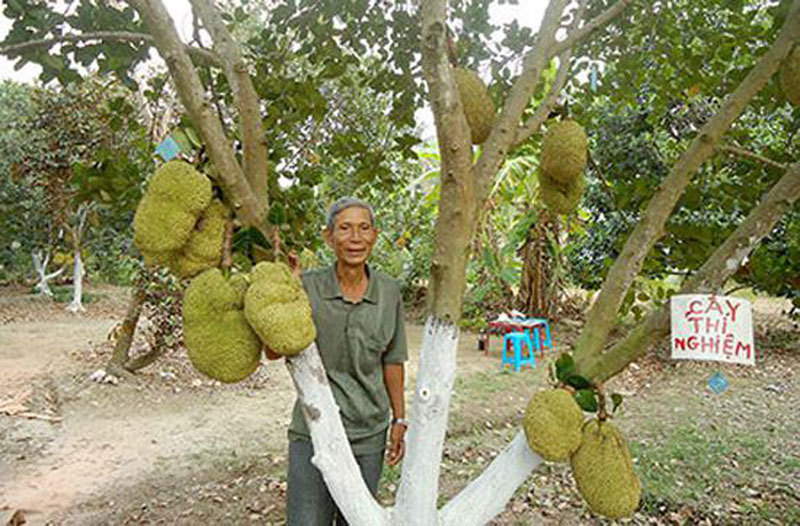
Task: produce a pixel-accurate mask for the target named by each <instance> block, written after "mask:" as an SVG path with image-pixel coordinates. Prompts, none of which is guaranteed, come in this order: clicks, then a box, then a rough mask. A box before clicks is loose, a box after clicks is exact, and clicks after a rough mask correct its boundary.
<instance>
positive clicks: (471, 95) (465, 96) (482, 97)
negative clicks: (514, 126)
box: [453, 68, 494, 144]
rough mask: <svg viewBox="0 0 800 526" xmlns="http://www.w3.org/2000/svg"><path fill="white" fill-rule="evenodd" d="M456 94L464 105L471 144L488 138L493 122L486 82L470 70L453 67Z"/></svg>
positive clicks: (492, 104)
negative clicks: (456, 86) (456, 88)
mask: <svg viewBox="0 0 800 526" xmlns="http://www.w3.org/2000/svg"><path fill="white" fill-rule="evenodd" d="M453 75H454V76H455V80H456V85H458V96H459V98H460V99H461V106H463V107H464V116H465V117H466V118H467V124H469V130H470V135H471V140H472V144H481V143H482V142H484V141H485V140H486V139H488V138H489V132H491V131H492V124H494V103H492V98H491V97H490V96H489V91H488V90H487V89H486V84H484V83H483V81H482V80H481V78H480V77H479V76H478V74H477V73H475V72H474V71H472V70H469V69H466V68H454V69H453Z"/></svg>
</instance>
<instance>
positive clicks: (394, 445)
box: [386, 423, 406, 466]
mask: <svg viewBox="0 0 800 526" xmlns="http://www.w3.org/2000/svg"><path fill="white" fill-rule="evenodd" d="M405 438H406V425H405V424H399V423H398V424H392V428H391V429H390V430H389V450H388V451H387V454H386V457H387V458H386V461H387V463H388V464H389V465H390V466H394V465H395V464H397V463H398V462H400V461H401V460H402V459H403V455H405V454H406V441H405Z"/></svg>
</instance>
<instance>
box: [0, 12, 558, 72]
mask: <svg viewBox="0 0 800 526" xmlns="http://www.w3.org/2000/svg"><path fill="white" fill-rule="evenodd" d="M164 3H165V4H166V6H167V9H168V10H169V12H170V14H171V15H172V18H173V19H174V20H175V22H176V26H177V27H178V32H179V33H180V35H181V36H182V37H183V38H185V39H186V40H187V41H188V40H189V38H188V37H189V35H191V28H192V18H191V12H190V8H189V1H188V0H169V1H166V2H164ZM546 5H547V0H520V2H519V5H509V4H504V5H498V4H495V5H494V6H492V7H491V8H490V15H491V17H492V21H493V22H495V23H506V22H511V21H512V20H514V19H516V20H517V21H518V23H519V24H520V25H523V26H528V27H531V28H533V29H536V28H538V27H539V24H541V20H542V16H543V14H544V8H545V6H546ZM10 29H11V21H10V20H9V19H7V18H6V17H4V16H2V14H0V41H2V40H3V39H5V37H6V35H7V34H8V31H9V30H10ZM39 72H40V68H39V67H38V66H35V65H33V64H27V65H25V66H24V67H23V68H22V69H20V70H14V64H13V63H12V62H10V61H9V60H7V59H6V58H5V57H2V56H0V80H6V79H10V80H16V81H18V82H35V80H36V77H37V76H38V75H39Z"/></svg>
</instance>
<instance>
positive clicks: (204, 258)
mask: <svg viewBox="0 0 800 526" xmlns="http://www.w3.org/2000/svg"><path fill="white" fill-rule="evenodd" d="M229 218H230V212H229V210H228V207H226V206H225V205H224V204H223V203H222V201H220V200H219V199H214V200H213V201H212V202H211V204H210V205H209V206H208V208H206V209H205V210H204V211H203V214H202V215H201V216H200V218H199V219H198V220H197V223H196V224H195V226H194V228H193V229H192V231H191V233H190V235H189V240H188V241H187V242H186V245H184V246H183V248H182V250H181V253H180V255H179V256H178V257H176V258H174V262H173V264H172V265H171V268H172V270H173V272H175V273H176V274H178V275H180V276H183V277H188V276H194V275H196V274H199V273H200V272H202V271H204V270H206V269H209V268H212V267H216V266H217V265H219V263H220V260H221V259H222V244H223V242H224V241H225V230H226V228H227V223H228V219H229Z"/></svg>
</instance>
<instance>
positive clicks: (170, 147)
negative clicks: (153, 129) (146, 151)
mask: <svg viewBox="0 0 800 526" xmlns="http://www.w3.org/2000/svg"><path fill="white" fill-rule="evenodd" d="M156 153H157V154H158V155H160V156H161V158H162V159H164V160H165V161H169V160H170V159H172V158H173V157H175V156H177V155H178V154H179V153H181V147H180V146H179V145H178V143H177V142H175V139H173V138H172V135H168V136H167V138H166V139H164V140H163V141H161V144H159V145H158V146H157V147H156Z"/></svg>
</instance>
